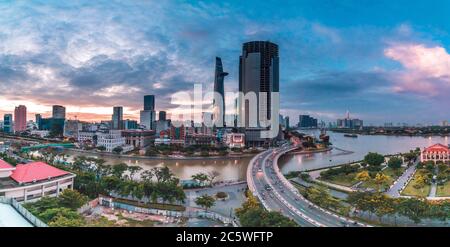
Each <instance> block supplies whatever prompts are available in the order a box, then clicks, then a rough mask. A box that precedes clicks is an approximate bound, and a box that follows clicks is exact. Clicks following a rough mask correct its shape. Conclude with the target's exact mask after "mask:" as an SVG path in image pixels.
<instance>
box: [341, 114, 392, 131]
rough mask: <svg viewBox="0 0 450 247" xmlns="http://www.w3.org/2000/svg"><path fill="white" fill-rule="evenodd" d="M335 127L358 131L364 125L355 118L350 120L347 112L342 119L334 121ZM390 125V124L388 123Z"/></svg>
mask: <svg viewBox="0 0 450 247" xmlns="http://www.w3.org/2000/svg"><path fill="white" fill-rule="evenodd" d="M336 123H337V124H336V125H337V127H338V128H350V129H359V128H362V127H363V125H364V123H363V120H361V119H357V118H353V119H352V118H350V112H349V111H347V113H346V114H345V118H344V119H338V120H337V121H336ZM390 124H392V123H390Z"/></svg>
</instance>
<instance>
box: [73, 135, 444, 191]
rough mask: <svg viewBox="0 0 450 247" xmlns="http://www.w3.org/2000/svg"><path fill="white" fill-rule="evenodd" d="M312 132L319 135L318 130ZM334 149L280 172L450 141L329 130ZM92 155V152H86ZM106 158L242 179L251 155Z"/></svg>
mask: <svg viewBox="0 0 450 247" xmlns="http://www.w3.org/2000/svg"><path fill="white" fill-rule="evenodd" d="M309 134H313V135H316V136H317V135H318V134H319V133H318V132H317V131H311V132H309ZM328 134H329V135H330V141H331V143H332V144H333V147H334V148H333V149H332V150H331V151H328V152H323V153H313V154H293V155H286V156H283V157H281V159H280V161H279V164H280V168H281V171H282V172H283V173H287V172H289V171H299V170H311V169H318V168H323V167H328V166H333V165H338V164H342V163H347V162H351V161H357V160H361V159H363V157H364V155H366V154H367V153H368V152H378V153H381V154H395V153H399V152H407V151H409V150H411V149H415V148H416V147H420V148H423V147H427V146H430V145H432V144H435V143H442V144H445V145H448V144H449V140H448V139H449V137H417V136H415V137H407V136H373V135H359V136H358V138H350V137H344V135H343V134H342V133H333V132H329V133H328ZM344 150H347V151H351V153H349V152H346V151H344ZM69 154H70V155H72V156H77V155H86V154H80V153H74V152H71V151H70V153H69ZM87 156H89V155H87ZM97 157H99V158H102V159H104V160H106V161H107V163H109V164H117V163H120V162H124V163H126V164H128V165H137V166H141V167H142V168H144V169H145V170H147V169H151V168H153V167H157V166H159V167H162V166H167V167H169V168H170V169H171V170H172V172H173V173H174V174H175V176H177V177H178V178H180V179H183V180H185V179H190V178H191V176H192V175H194V174H196V173H199V172H206V173H208V172H211V171H217V172H219V174H220V175H219V177H218V178H217V180H216V181H227V182H231V181H243V180H245V177H246V170H247V166H248V163H249V161H250V159H251V158H249V157H243V158H240V159H217V160H214V159H207V160H150V159H149V160H146V159H133V158H123V157H122V158H115V157H114V158H113V157H110V156H97Z"/></svg>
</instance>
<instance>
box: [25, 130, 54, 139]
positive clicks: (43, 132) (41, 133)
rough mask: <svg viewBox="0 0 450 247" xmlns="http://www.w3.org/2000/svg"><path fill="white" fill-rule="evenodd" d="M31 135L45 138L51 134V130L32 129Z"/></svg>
mask: <svg viewBox="0 0 450 247" xmlns="http://www.w3.org/2000/svg"><path fill="white" fill-rule="evenodd" d="M30 135H32V136H38V137H40V138H45V137H47V136H48V135H50V131H48V130H32V131H30Z"/></svg>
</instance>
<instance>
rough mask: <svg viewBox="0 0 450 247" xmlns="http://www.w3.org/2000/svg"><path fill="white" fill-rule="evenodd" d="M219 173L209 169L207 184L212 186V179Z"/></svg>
mask: <svg viewBox="0 0 450 247" xmlns="http://www.w3.org/2000/svg"><path fill="white" fill-rule="evenodd" d="M219 175H220V173H219V172H218V171H211V172H208V181H209V186H212V184H213V182H214V180H215V179H216V178H217V177H218V176H219Z"/></svg>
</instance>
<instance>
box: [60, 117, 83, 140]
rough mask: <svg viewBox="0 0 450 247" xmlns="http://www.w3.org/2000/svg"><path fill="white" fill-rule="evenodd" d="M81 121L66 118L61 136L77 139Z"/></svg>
mask: <svg viewBox="0 0 450 247" xmlns="http://www.w3.org/2000/svg"><path fill="white" fill-rule="evenodd" d="M82 127H83V126H82V123H81V122H80V121H78V120H66V121H65V122H64V132H63V136H64V137H67V138H74V139H75V140H78V134H79V133H80V131H81V130H82Z"/></svg>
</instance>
